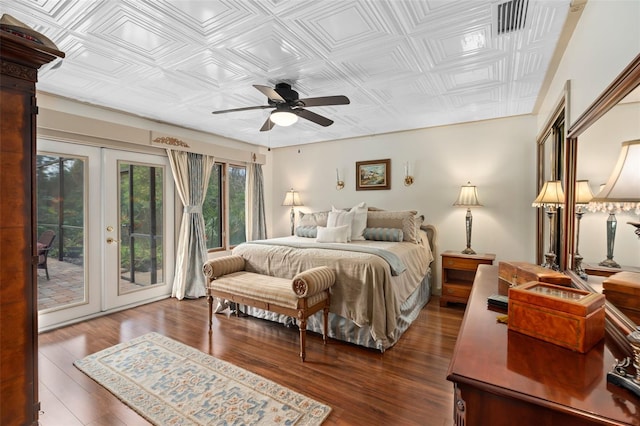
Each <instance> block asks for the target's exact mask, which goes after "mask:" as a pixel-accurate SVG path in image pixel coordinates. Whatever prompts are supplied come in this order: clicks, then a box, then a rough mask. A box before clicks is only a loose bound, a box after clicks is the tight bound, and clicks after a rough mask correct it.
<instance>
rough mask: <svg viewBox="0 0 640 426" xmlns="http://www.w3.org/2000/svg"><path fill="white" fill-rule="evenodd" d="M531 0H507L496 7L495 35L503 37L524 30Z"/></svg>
mask: <svg viewBox="0 0 640 426" xmlns="http://www.w3.org/2000/svg"><path fill="white" fill-rule="evenodd" d="M528 8H529V0H507V1H502V2H500V3H497V4H495V5H494V8H493V21H494V34H495V35H503V34H508V33H511V32H514V31H518V30H521V29H523V28H524V26H525V24H526V22H527V9H528Z"/></svg>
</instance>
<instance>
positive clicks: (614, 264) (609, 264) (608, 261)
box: [598, 258, 620, 268]
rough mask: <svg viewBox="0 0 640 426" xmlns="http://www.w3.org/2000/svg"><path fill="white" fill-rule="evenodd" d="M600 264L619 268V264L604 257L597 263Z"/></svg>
mask: <svg viewBox="0 0 640 426" xmlns="http://www.w3.org/2000/svg"><path fill="white" fill-rule="evenodd" d="M598 265H600V266H606V267H607V268H620V264H618V262H616V261H615V260H613V259H609V258H606V259H605V260H603V261H602V262H600V263H598Z"/></svg>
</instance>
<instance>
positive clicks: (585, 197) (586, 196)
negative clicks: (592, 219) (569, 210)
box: [576, 180, 593, 206]
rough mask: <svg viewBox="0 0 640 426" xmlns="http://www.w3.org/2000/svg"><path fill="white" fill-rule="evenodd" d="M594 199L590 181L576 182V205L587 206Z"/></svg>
mask: <svg viewBox="0 0 640 426" xmlns="http://www.w3.org/2000/svg"><path fill="white" fill-rule="evenodd" d="M592 198H593V192H591V187H590V186H589V181H588V180H578V181H576V205H577V206H586V205H587V204H589V201H591V199H592Z"/></svg>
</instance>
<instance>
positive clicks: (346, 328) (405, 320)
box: [241, 270, 432, 352]
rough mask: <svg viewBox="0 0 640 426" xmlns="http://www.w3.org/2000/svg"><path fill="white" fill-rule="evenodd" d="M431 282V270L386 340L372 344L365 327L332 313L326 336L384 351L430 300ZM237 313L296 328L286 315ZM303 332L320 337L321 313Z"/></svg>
mask: <svg viewBox="0 0 640 426" xmlns="http://www.w3.org/2000/svg"><path fill="white" fill-rule="evenodd" d="M431 281H432V280H431V270H429V272H428V273H427V275H426V276H425V277H424V279H423V280H422V282H421V283H420V285H419V286H418V288H417V289H416V290H415V291H414V292H413V293H412V294H411V295H410V296H409V297H408V298H407V300H405V301H404V303H402V305H400V310H401V312H400V317H399V318H398V327H397V328H396V329H395V330H394V331H393V332H392V333H390V335H389V336H387V340H385V341H382V340H378V341H375V340H374V339H373V337H371V332H370V330H369V326H366V325H365V326H363V327H359V326H357V325H356V324H355V323H354V322H353V321H351V320H349V319H347V318H344V317H342V316H340V315H338V314H334V313H332V312H329V331H328V333H327V334H328V336H329V337H331V338H333V339H337V340H342V341H344V342H349V343H353V344H356V345H359V346H364V347H367V348H373V349H377V350H379V351H380V352H384V351H385V350H386V349H389V348H390V347H392V346H393V345H395V344H396V342H397V341H398V340H399V339H400V336H402V334H403V333H404V332H405V331H406V330H407V329H408V328H409V326H410V325H411V323H413V321H415V319H416V318H417V317H418V314H420V311H421V310H422V308H423V307H424V306H425V305H426V304H427V303H428V302H429V300H430V299H431ZM241 311H242V312H244V313H246V314H248V315H251V316H253V317H256V318H261V319H266V320H269V321H275V322H279V323H282V324H285V325H287V326H297V320H296V319H295V318H292V317H289V316H286V315H280V314H276V313H274V312H269V311H265V310H263V309H258V308H253V307H250V306H241ZM307 331H313V332H316V333H319V334H322V312H317V313H316V314H314V315H312V316H310V317H309V318H308V319H307Z"/></svg>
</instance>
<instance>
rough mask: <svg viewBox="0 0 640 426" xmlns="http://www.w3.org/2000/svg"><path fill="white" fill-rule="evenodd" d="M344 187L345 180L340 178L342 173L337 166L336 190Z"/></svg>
mask: <svg viewBox="0 0 640 426" xmlns="http://www.w3.org/2000/svg"><path fill="white" fill-rule="evenodd" d="M343 188H344V181H343V180H340V174H339V173H338V169H337V168H336V190H338V191H340V190H341V189H343Z"/></svg>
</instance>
